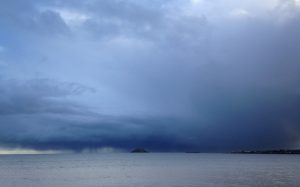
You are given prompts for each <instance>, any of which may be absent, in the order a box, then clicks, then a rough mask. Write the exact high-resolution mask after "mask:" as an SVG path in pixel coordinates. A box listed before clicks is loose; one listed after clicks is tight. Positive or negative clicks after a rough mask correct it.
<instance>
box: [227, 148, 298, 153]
mask: <svg viewBox="0 0 300 187" xmlns="http://www.w3.org/2000/svg"><path fill="white" fill-rule="evenodd" d="M231 153H236V154H300V149H294V150H289V149H279V150H256V151H255V150H253V151H245V150H242V151H233V152H231Z"/></svg>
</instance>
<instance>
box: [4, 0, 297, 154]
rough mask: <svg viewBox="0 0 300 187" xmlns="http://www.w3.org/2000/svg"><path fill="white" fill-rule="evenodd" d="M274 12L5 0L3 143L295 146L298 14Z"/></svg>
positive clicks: (286, 8) (232, 6)
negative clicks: (6, 0) (7, 0)
mask: <svg viewBox="0 0 300 187" xmlns="http://www.w3.org/2000/svg"><path fill="white" fill-rule="evenodd" d="M271 2H273V1H271V0H270V1H265V2H264V3H261V5H260V6H261V7H259V6H258V5H257V6H251V7H250V6H249V3H247V2H246V1H245V2H244V3H241V2H240V3H238V2H237V1H234V0H232V1H230V2H228V5H225V4H224V3H223V2H222V1H213V2H209V1H205V0H204V1H198V2H196V1H194V3H192V1H191V2H187V1H168V2H167V3H161V2H160V1H153V2H152V1H151V2H150V1H84V2H82V1H67V2H66V1H55V2H54V1H51V2H50V1H49V2H48V1H39V2H35V1H26V2H25V1H24V2H23V1H22V2H18V1H10V2H1V3H0V14H1V18H0V25H1V28H3V29H1V30H0V46H2V47H3V48H4V50H1V51H0V68H1V69H0V78H1V79H0V80H1V81H0V94H1V95H0V123H1V127H0V128H1V129H0V130H1V132H0V145H2V146H5V147H15V146H21V147H29V148H35V149H73V150H83V149H85V148H98V147H116V148H121V149H130V148H131V147H135V146H144V147H149V148H151V149H153V150H169V151H171V150H173V151H174V150H208V151H224V150H234V149H245V148H249V149H250V148H251V149H252V148H253V149H258V148H261V149H263V148H275V147H276V148H279V147H280V148H286V147H295V146H297V144H299V138H298V136H299V133H300V129H299V128H300V124H299V121H300V119H299V117H298V115H297V114H299V112H300V111H299V110H300V86H299V83H300V74H299V72H300V64H299V60H298V59H299V54H300V53H299V50H300V47H299V46H300V45H299V44H300V38H299V34H298V33H299V30H300V25H299V23H298V20H299V16H300V15H299V12H300V7H299V5H297V3H296V1H292V0H290V1H284V2H283V1H282V2H281V1H278V2H277V3H274V4H272V5H269V4H268V3H271ZM274 2H275V1H274ZM258 3H259V2H258ZM252 4H255V2H253V3H252ZM267 5H268V6H267ZM243 6H244V7H243ZM265 6H266V7H267V8H265V12H268V14H265V13H262V12H263V11H261V9H263V10H264V7H265ZM253 7H255V8H253ZM270 7H271V8H270ZM247 8H248V9H247ZM214 9H215V10H216V11H215V12H214V11H210V10H214ZM195 10H196V11H195ZM256 10H257V11H256ZM217 13H218V14H220V16H218V14H217ZM84 85H86V86H84Z"/></svg>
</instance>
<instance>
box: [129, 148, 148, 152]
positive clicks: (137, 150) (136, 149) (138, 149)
mask: <svg viewBox="0 0 300 187" xmlns="http://www.w3.org/2000/svg"><path fill="white" fill-rule="evenodd" d="M131 153H149V151H147V150H146V149H144V148H135V149H133V150H132V151H131Z"/></svg>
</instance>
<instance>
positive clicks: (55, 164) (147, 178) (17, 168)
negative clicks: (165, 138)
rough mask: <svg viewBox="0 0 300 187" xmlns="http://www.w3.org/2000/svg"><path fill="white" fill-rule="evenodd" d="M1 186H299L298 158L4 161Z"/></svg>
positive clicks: (50, 157)
mask: <svg viewBox="0 0 300 187" xmlns="http://www.w3.org/2000/svg"><path fill="white" fill-rule="evenodd" d="M0 186H1V187H19V186H20V187H50V186H51V187H52V186H53V187H71V186H72V187H89V186H91V187H92V186H95V187H98V186H100V187H101V186H108V187H109V186H124V187H127V186H137V187H146V186H147V187H150V186H178V187H185V186H191V187H192V186H195V187H196V186H203V187H210V186H222V187H223V186H224V187H226V186H236V187H246V186H251V187H252V186H253V187H254V186H255V187H259V186H288V187H293V186H295V187H296V186H297V187H299V186H300V156H299V155H241V154H184V153H182V154H175V153H173V154H162V153H161V154H160V153H150V154H129V153H128V154H125V153H124V154H123V153H119V154H62V155H2V156H0Z"/></svg>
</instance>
